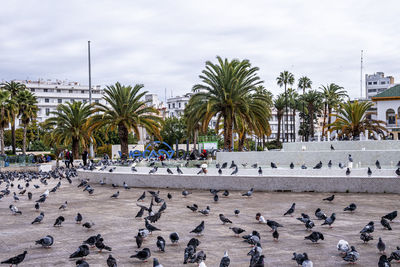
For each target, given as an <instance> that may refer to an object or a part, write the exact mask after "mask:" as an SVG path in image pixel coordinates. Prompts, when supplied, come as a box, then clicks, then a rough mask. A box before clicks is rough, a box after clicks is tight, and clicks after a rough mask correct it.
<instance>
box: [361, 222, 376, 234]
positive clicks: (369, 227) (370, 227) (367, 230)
mask: <svg viewBox="0 0 400 267" xmlns="http://www.w3.org/2000/svg"><path fill="white" fill-rule="evenodd" d="M374 230H375V227H374V222H373V221H370V222H369V223H368V224H367V225H366V226H364V228H363V229H362V230H361V231H360V233H361V234H362V233H368V234H370V233H372V232H373V231H374Z"/></svg>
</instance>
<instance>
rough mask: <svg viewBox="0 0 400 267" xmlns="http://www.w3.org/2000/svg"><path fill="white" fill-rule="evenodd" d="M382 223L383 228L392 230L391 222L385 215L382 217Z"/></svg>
mask: <svg viewBox="0 0 400 267" xmlns="http://www.w3.org/2000/svg"><path fill="white" fill-rule="evenodd" d="M381 224H382V226H383V229H388V230H389V231H390V230H392V227H391V226H390V223H389V222H388V221H387V220H386V219H385V218H383V217H382V218H381Z"/></svg>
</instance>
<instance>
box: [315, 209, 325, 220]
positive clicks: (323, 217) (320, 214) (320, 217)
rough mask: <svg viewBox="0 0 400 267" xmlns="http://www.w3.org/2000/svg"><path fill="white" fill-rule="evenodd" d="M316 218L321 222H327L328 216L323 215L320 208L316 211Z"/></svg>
mask: <svg viewBox="0 0 400 267" xmlns="http://www.w3.org/2000/svg"><path fill="white" fill-rule="evenodd" d="M315 217H317V218H318V219H319V220H325V219H326V218H327V216H326V214H325V213H323V212H322V211H321V209H320V208H318V209H317V210H316V211H315Z"/></svg>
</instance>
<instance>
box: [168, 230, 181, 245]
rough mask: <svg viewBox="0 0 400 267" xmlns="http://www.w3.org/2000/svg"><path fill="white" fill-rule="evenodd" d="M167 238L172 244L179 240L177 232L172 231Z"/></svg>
mask: <svg viewBox="0 0 400 267" xmlns="http://www.w3.org/2000/svg"><path fill="white" fill-rule="evenodd" d="M169 240H171V242H172V244H176V243H178V241H179V234H178V233H177V232H173V233H171V234H170V235H169Z"/></svg>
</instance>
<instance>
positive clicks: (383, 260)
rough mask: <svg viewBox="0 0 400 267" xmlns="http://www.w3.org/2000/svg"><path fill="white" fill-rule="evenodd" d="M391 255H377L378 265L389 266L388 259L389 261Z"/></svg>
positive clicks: (381, 266) (380, 266) (379, 266)
mask: <svg viewBox="0 0 400 267" xmlns="http://www.w3.org/2000/svg"><path fill="white" fill-rule="evenodd" d="M391 259H392V258H391V257H389V258H388V257H386V255H381V256H380V257H379V262H378V267H390V266H391V264H390V261H391Z"/></svg>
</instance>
